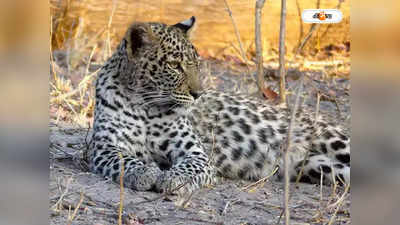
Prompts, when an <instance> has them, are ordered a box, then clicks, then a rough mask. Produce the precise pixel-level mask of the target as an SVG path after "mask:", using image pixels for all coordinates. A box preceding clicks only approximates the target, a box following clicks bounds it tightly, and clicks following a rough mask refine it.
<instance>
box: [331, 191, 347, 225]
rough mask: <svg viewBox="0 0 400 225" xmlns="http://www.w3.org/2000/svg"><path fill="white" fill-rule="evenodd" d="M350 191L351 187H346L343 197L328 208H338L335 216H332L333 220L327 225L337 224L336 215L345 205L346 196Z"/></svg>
mask: <svg viewBox="0 0 400 225" xmlns="http://www.w3.org/2000/svg"><path fill="white" fill-rule="evenodd" d="M349 189H350V185H346V188H345V190H344V193H343V195H342V196H341V197H340V198H339V199H338V200H337V201H336V202H335V203H333V204H332V205H330V206H328V208H332V207H336V209H335V212H334V213H333V215H332V216H331V218H330V219H329V222H328V223H327V225H332V224H333V223H334V222H335V219H336V215H337V213H338V211H339V209H340V206H341V205H342V204H343V202H344V199H345V198H346V195H347V193H348V191H349Z"/></svg>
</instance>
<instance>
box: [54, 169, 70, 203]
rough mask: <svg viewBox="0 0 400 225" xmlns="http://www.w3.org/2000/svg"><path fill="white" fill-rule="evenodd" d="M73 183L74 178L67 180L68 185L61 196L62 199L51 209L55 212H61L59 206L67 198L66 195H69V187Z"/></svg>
mask: <svg viewBox="0 0 400 225" xmlns="http://www.w3.org/2000/svg"><path fill="white" fill-rule="evenodd" d="M71 181H72V176H71V177H70V178H69V179H68V180H67V184H66V185H65V190H64V192H63V193H62V194H61V196H60V198H59V199H58V201H57V202H56V203H55V204H54V205H53V206H52V207H51V208H52V209H53V210H55V211H57V210H59V208H58V206H59V205H60V203H61V202H62V200H63V198H64V197H65V195H66V194H67V193H68V190H69V185H70V184H71Z"/></svg>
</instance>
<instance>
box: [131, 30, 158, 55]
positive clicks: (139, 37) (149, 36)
mask: <svg viewBox="0 0 400 225" xmlns="http://www.w3.org/2000/svg"><path fill="white" fill-rule="evenodd" d="M125 40H126V43H127V48H126V49H127V52H128V56H129V57H134V56H135V55H137V53H138V52H139V50H140V49H141V48H143V47H145V46H149V45H151V44H152V43H154V41H155V40H156V38H155V36H154V34H153V32H152V30H151V27H150V25H149V24H146V23H134V24H132V25H131V26H130V27H129V29H128V31H127V32H126V34H125Z"/></svg>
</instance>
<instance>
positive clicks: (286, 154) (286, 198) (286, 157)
mask: <svg viewBox="0 0 400 225" xmlns="http://www.w3.org/2000/svg"><path fill="white" fill-rule="evenodd" d="M283 1H284V0H283ZM303 81H304V77H302V78H301V80H300V84H299V87H298V88H297V91H296V100H295V103H294V106H293V108H292V110H291V115H290V123H289V127H288V132H287V137H286V146H285V147H284V148H283V162H284V170H285V174H284V179H285V188H284V210H285V224H286V225H289V224H290V211H289V194H290V193H289V191H290V190H289V188H290V178H289V163H290V161H289V151H290V148H291V137H292V133H293V128H294V125H295V120H296V112H297V109H298V108H299V101H300V94H301V92H302V88H303Z"/></svg>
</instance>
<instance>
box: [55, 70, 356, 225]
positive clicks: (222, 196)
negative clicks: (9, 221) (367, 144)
mask: <svg viewBox="0 0 400 225" xmlns="http://www.w3.org/2000/svg"><path fill="white" fill-rule="evenodd" d="M275 72H276V71H274V70H272V69H271V70H268V71H267V74H268V73H270V74H272V75H273V74H275ZM239 73H242V71H238V70H234V69H228V68H227V67H224V66H223V65H216V64H215V63H214V62H211V63H209V66H207V67H206V71H203V73H202V76H204V79H203V81H204V82H205V83H207V82H209V85H208V86H211V87H212V88H216V89H220V90H227V89H229V90H240V89H242V88H243V86H245V87H247V90H248V91H249V94H254V90H257V89H256V87H255V86H254V83H253V82H252V81H251V79H248V80H247V81H246V80H243V79H242V78H241V76H239V75H238V74H239ZM211 74H213V75H211ZM299 74H300V75H301V72H299V71H289V75H288V81H289V82H288V88H289V90H291V89H292V90H294V88H295V87H297V86H296V85H298V82H299V80H298V75H299ZM309 75H310V76H311V77H312V78H313V79H314V80H313V81H310V82H305V87H304V93H305V95H304V97H305V101H304V107H311V108H312V107H315V104H316V98H315V97H313V93H314V94H315V88H316V87H317V88H318V89H320V91H323V92H324V93H328V94H332V95H334V96H335V100H336V102H337V103H338V104H336V103H335V101H330V100H324V99H322V101H321V104H320V110H321V111H322V112H323V113H325V114H328V115H330V117H331V118H333V120H334V121H335V122H337V123H340V124H342V125H343V126H344V128H345V130H348V127H349V121H350V108H349V106H350V104H349V97H348V91H349V81H348V80H347V79H343V78H341V79H335V80H334V81H332V80H326V79H323V77H322V76H323V74H322V73H318V72H313V73H311V74H309ZM272 78H273V76H272ZM271 80H273V79H271ZM269 85H270V86H271V87H272V89H276V83H274V82H273V81H270V82H269ZM338 108H339V110H338ZM49 127H50V143H51V144H50V148H49V152H50V178H49V179H50V180H49V185H50V186H49V200H50V206H49V214H50V224H118V210H119V205H120V187H119V185H118V184H115V183H113V182H111V181H109V180H105V179H104V178H102V177H100V176H98V175H95V174H92V173H88V172H85V169H84V167H82V165H80V164H78V163H77V162H79V158H80V157H82V152H83V151H84V150H85V149H86V142H87V141H89V140H85V139H86V136H87V133H88V132H87V130H88V129H87V128H82V127H79V126H77V125H73V124H69V123H62V122H58V123H57V124H56V123H54V122H53V121H51V122H50V125H49ZM88 137H90V134H89V135H88ZM77 159H78V160H77ZM249 184H250V183H249V182H245V181H231V180H225V181H223V182H222V183H221V184H219V185H217V186H215V187H210V188H205V189H202V190H199V191H198V192H196V193H195V194H194V195H193V197H192V199H191V200H190V202H189V205H187V206H186V207H185V208H182V207H179V206H177V204H176V202H177V196H160V194H157V193H152V192H137V191H133V190H130V189H125V190H124V192H123V199H124V202H123V203H124V204H123V214H122V218H123V223H124V224H129V225H133V224H135V225H140V224H221V225H222V224H224V225H228V224H234V225H244V224H248V225H250V224H252V225H256V224H257V225H261V224H283V218H281V219H280V215H281V213H282V196H283V184H282V183H279V182H275V181H269V180H267V182H263V183H261V184H260V185H256V186H254V187H251V188H248V189H244V187H246V186H247V185H249ZM343 193H344V190H343V188H342V187H337V188H336V189H334V188H333V187H329V186H324V187H320V186H319V185H309V184H299V185H298V186H297V187H295V185H292V187H291V199H290V205H291V208H290V209H291V221H292V224H328V223H329V220H330V219H331V218H332V216H333V215H334V214H335V212H336V216H335V218H334V219H335V220H334V222H333V223H332V224H350V223H351V219H350V194H349V193H346V194H344V195H343ZM342 195H343V196H342ZM341 197H343V198H342V199H344V200H343V201H339V202H340V203H339V204H335V203H337V201H338V200H339V199H340V198H341ZM71 221H72V222H71Z"/></svg>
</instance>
